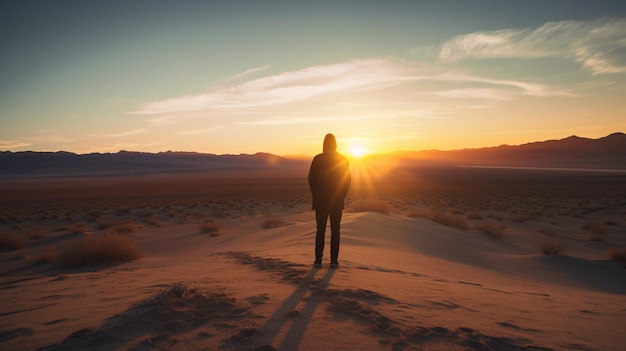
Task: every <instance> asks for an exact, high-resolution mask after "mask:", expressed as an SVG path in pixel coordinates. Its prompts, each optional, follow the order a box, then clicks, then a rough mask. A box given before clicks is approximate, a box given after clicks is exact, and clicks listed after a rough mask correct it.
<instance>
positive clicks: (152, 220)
mask: <svg viewBox="0 0 626 351" xmlns="http://www.w3.org/2000/svg"><path fill="white" fill-rule="evenodd" d="M146 223H148V224H149V225H153V226H155V227H161V226H163V221H162V220H160V219H157V218H154V217H149V218H146Z"/></svg>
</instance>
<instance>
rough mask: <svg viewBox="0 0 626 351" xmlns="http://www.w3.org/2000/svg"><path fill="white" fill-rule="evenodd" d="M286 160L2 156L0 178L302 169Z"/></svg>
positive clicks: (192, 155)
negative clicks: (281, 168) (280, 168)
mask: <svg viewBox="0 0 626 351" xmlns="http://www.w3.org/2000/svg"><path fill="white" fill-rule="evenodd" d="M298 166H300V163H299V162H297V161H294V160H290V159H287V158H284V157H280V156H276V155H272V154H268V153H256V154H254V155H249V154H240V155H215V154H202V153H196V152H172V151H168V152H159V153H145V152H130V151H120V152H117V153H91V154H75V153H70V152H63V151H61V152H34V151H24V152H0V177H3V178H7V177H39V176H71V175H121V174H144V173H159V172H165V173H168V172H189V171H210V170H227V169H242V170H243V169H265V168H272V167H274V168H279V167H283V168H285V167H288V168H293V167H298Z"/></svg>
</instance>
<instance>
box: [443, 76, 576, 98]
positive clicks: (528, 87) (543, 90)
mask: <svg viewBox="0 0 626 351" xmlns="http://www.w3.org/2000/svg"><path fill="white" fill-rule="evenodd" d="M434 79H435V80H439V81H452V82H466V83H481V84H489V85H495V86H503V87H508V88H515V89H518V90H520V91H521V92H522V93H523V94H524V95H530V96H575V94H574V93H572V92H569V91H567V90H564V89H558V88H554V87H551V86H549V85H546V84H541V83H533V82H524V81H519V80H510V79H493V78H486V77H479V76H472V75H467V74H459V73H444V74H441V75H439V76H437V77H435V78H434Z"/></svg>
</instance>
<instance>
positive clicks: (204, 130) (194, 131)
mask: <svg viewBox="0 0 626 351" xmlns="http://www.w3.org/2000/svg"><path fill="white" fill-rule="evenodd" d="M223 128H224V126H223V125H218V126H213V127H209V128H201V129H191V130H181V131H179V132H177V134H178V135H196V134H204V133H212V132H215V131H218V130H220V129H223Z"/></svg>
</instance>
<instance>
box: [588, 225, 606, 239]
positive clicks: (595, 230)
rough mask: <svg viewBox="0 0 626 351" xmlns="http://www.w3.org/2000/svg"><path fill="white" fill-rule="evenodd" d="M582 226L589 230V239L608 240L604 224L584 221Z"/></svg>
mask: <svg viewBox="0 0 626 351" xmlns="http://www.w3.org/2000/svg"><path fill="white" fill-rule="evenodd" d="M582 228H583V229H585V230H587V233H588V237H589V240H591V241H606V233H605V230H604V224H601V223H593V222H587V223H583V225H582Z"/></svg>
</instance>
